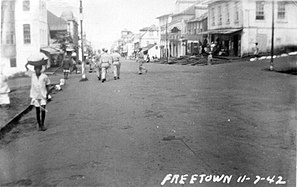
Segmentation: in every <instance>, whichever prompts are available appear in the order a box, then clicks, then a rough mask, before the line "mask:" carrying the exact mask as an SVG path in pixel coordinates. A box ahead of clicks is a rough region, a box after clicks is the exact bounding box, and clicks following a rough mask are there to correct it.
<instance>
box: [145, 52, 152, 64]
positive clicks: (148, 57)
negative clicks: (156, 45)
mask: <svg viewBox="0 0 297 187" xmlns="http://www.w3.org/2000/svg"><path fill="white" fill-rule="evenodd" d="M150 61H151V58H150V55H149V54H147V55H146V62H147V63H149V62H150Z"/></svg>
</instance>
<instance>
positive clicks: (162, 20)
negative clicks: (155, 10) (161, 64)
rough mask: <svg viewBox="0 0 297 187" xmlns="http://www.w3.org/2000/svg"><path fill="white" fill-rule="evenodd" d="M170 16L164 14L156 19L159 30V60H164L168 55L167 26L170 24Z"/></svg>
mask: <svg viewBox="0 0 297 187" xmlns="http://www.w3.org/2000/svg"><path fill="white" fill-rule="evenodd" d="M171 15H172V14H165V15H162V16H159V17H157V18H156V19H158V20H159V29H160V58H166V57H167V56H168V54H169V50H168V49H169V47H168V37H167V34H168V31H167V29H168V24H169V23H170V22H171Z"/></svg>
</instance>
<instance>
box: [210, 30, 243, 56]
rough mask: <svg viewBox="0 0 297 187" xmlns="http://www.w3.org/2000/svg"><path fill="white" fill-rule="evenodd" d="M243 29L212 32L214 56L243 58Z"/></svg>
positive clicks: (211, 40) (211, 39)
mask: <svg viewBox="0 0 297 187" xmlns="http://www.w3.org/2000/svg"><path fill="white" fill-rule="evenodd" d="M241 34H242V28H238V29H218V30H210V31H209V38H210V42H211V43H214V45H215V47H214V49H213V51H214V52H213V53H214V55H218V56H241Z"/></svg>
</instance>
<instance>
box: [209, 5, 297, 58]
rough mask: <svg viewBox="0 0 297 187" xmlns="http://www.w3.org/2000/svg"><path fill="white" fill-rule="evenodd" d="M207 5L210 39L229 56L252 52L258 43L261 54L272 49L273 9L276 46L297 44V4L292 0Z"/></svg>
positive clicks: (277, 47)
mask: <svg viewBox="0 0 297 187" xmlns="http://www.w3.org/2000/svg"><path fill="white" fill-rule="evenodd" d="M273 2H274V4H275V6H274V10H272V7H273ZM206 4H208V30H209V31H208V32H209V37H210V41H212V42H214V43H217V45H218V46H219V47H218V49H219V50H220V49H225V50H228V53H229V55H232V56H245V55H250V54H252V53H253V50H254V47H255V43H258V47H259V49H260V51H261V52H262V53H268V52H269V51H270V49H271V43H272V42H271V38H272V11H274V31H275V32H274V35H275V36H274V39H275V40H274V43H275V49H280V48H283V47H286V46H296V45H297V35H296V33H297V20H296V17H297V6H296V3H295V2H293V1H288V0H274V1H271V0H209V1H207V3H206Z"/></svg>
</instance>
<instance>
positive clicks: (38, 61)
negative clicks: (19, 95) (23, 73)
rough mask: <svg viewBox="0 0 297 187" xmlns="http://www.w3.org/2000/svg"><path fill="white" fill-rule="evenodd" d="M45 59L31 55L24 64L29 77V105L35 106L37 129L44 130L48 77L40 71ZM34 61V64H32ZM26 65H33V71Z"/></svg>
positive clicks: (39, 55) (38, 54)
mask: <svg viewBox="0 0 297 187" xmlns="http://www.w3.org/2000/svg"><path fill="white" fill-rule="evenodd" d="M45 61H46V59H45V58H44V57H43V56H42V55H41V54H40V53H37V54H34V55H31V56H30V57H29V58H28V63H27V64H26V65H25V67H26V70H27V75H29V76H30V77H31V89H30V98H31V99H32V100H31V105H34V106H35V109H36V119H37V123H38V130H41V131H46V128H45V126H44V121H45V114H46V112H47V110H46V103H47V99H48V96H49V85H50V79H49V78H48V76H47V75H46V74H45V73H43V72H42V69H43V66H42V65H44V64H45ZM32 63H34V64H32ZM28 65H34V72H33V71H30V70H29V68H28Z"/></svg>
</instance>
